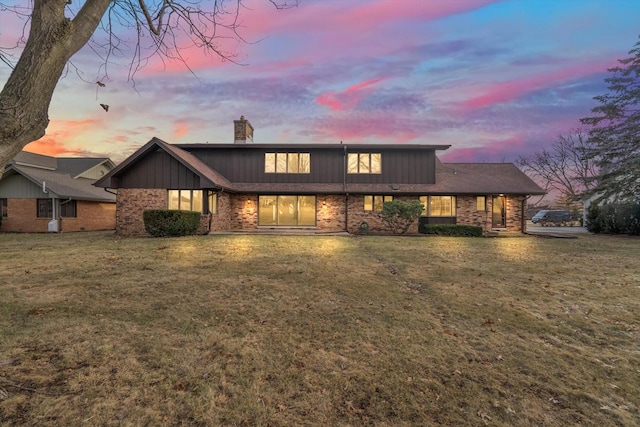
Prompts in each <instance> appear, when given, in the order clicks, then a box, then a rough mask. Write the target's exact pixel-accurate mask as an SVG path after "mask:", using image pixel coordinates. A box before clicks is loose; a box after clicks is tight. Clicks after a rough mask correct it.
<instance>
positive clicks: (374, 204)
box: [362, 194, 393, 212]
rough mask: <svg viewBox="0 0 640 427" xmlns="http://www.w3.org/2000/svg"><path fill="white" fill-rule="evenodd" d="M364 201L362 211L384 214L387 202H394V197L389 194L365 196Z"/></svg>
mask: <svg viewBox="0 0 640 427" xmlns="http://www.w3.org/2000/svg"><path fill="white" fill-rule="evenodd" d="M362 199H363V203H362V210H364V211H365V212H382V209H383V208H384V204H385V202H392V201H393V196H392V195H389V194H365V195H364V196H362Z"/></svg>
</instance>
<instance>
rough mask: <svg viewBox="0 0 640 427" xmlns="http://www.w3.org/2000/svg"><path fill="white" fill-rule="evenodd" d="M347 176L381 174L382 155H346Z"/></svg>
mask: <svg viewBox="0 0 640 427" xmlns="http://www.w3.org/2000/svg"><path fill="white" fill-rule="evenodd" d="M347 174H349V175H380V174H382V153H368V152H367V153H359V152H358V153H347Z"/></svg>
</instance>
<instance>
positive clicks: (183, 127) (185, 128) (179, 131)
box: [173, 122, 189, 138]
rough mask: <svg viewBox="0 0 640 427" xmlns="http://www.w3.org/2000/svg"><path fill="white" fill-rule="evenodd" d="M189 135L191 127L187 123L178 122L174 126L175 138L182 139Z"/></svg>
mask: <svg viewBox="0 0 640 427" xmlns="http://www.w3.org/2000/svg"><path fill="white" fill-rule="evenodd" d="M188 133H189V125H188V124H187V123H185V122H176V123H174V124H173V137H174V138H180V137H181V136H185V135H186V134H188Z"/></svg>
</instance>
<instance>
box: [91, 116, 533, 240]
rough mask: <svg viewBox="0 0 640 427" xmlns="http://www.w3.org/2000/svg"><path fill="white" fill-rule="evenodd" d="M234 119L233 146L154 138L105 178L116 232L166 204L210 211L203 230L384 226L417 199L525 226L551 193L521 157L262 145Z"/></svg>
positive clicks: (486, 221) (461, 216) (454, 213)
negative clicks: (531, 206) (447, 158)
mask: <svg viewBox="0 0 640 427" xmlns="http://www.w3.org/2000/svg"><path fill="white" fill-rule="evenodd" d="M234 125H235V126H234V143H233V144H169V143H167V142H164V141H162V140H160V139H158V138H153V139H151V140H150V141H149V142H148V143H147V144H146V145H144V146H143V147H141V148H140V149H139V150H138V151H136V152H135V153H134V154H132V155H131V156H130V157H129V158H127V159H126V160H124V161H123V162H122V163H121V164H119V165H118V166H117V167H115V168H114V169H113V170H111V171H110V172H109V173H107V174H106V175H105V176H104V177H102V178H101V179H99V180H98V181H97V182H96V183H95V185H96V186H99V187H104V188H109V189H117V193H118V195H117V209H116V210H117V214H116V232H117V233H118V234H121V235H140V234H144V233H145V231H144V223H143V212H144V210H146V209H167V208H168V209H187V210H196V211H200V212H202V216H201V224H200V232H201V233H207V232H209V231H233V230H258V229H265V228H266V229H279V228H293V227H295V228H310V229H314V230H318V231H319V232H324V231H338V230H342V231H348V232H349V233H359V232H361V231H362V230H368V231H369V232H376V233H384V232H388V230H387V227H386V224H385V223H384V222H383V221H382V220H381V218H380V215H379V212H380V211H381V210H382V205H383V203H384V202H385V201H388V200H405V201H408V200H416V199H418V200H420V201H422V203H423V204H424V206H425V209H424V212H423V217H422V218H421V220H420V221H421V222H422V223H439V224H442V223H445V224H466V225H475V226H480V227H482V229H483V230H484V231H486V232H489V231H491V230H496V229H498V230H514V231H524V230H525V227H526V220H525V209H526V200H527V197H528V196H529V195H533V194H544V190H543V189H541V188H540V187H539V186H538V185H537V184H535V183H534V182H533V181H532V180H531V179H530V178H528V177H527V176H526V175H525V174H524V173H522V172H521V171H520V170H519V169H518V168H516V167H515V166H514V165H513V164H508V163H443V162H441V161H440V160H439V159H438V158H437V156H436V153H437V152H438V151H442V150H446V149H448V148H449V146H448V145H409V144H405V145H399V144H394V145H379V144H375V145H374V144H358V145H355V144H258V143H253V127H252V126H251V124H250V123H249V122H248V121H247V120H246V119H245V118H244V117H241V118H240V120H234ZM411 231H412V232H414V233H415V232H418V224H416V225H415V226H414V227H413V229H412V230H411Z"/></svg>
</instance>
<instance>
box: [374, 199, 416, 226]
mask: <svg viewBox="0 0 640 427" xmlns="http://www.w3.org/2000/svg"><path fill="white" fill-rule="evenodd" d="M423 209H424V206H423V205H422V203H420V201H419V200H411V201H410V202H404V201H402V200H392V201H390V202H384V204H383V205H382V212H380V217H381V218H382V220H383V221H384V222H386V223H387V225H388V226H389V228H390V229H391V231H392V232H393V234H402V233H406V232H407V230H408V229H409V227H411V224H413V223H415V222H416V221H417V220H418V218H420V214H421V213H422V210H423Z"/></svg>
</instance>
